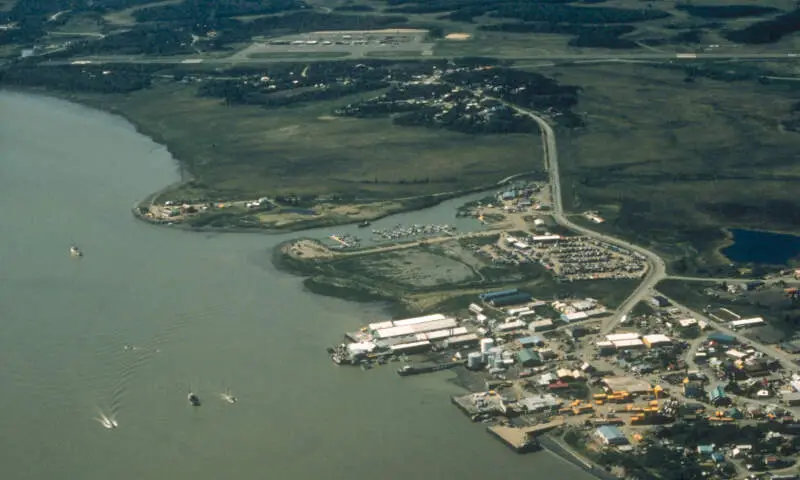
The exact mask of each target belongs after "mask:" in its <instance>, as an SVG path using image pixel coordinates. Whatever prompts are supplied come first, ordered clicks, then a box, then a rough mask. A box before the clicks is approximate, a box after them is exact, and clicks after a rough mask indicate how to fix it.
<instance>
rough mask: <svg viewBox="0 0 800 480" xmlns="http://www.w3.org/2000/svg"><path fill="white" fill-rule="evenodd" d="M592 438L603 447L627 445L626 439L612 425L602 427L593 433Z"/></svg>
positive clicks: (620, 431)
mask: <svg viewBox="0 0 800 480" xmlns="http://www.w3.org/2000/svg"><path fill="white" fill-rule="evenodd" d="M594 438H595V439H596V440H597V441H598V442H600V443H601V444H603V445H627V444H628V438H627V437H626V436H625V434H624V433H622V430H620V429H619V428H617V427H615V426H613V425H603V426H602V427H600V428H598V429H597V430H595V432H594Z"/></svg>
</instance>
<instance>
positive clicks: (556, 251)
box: [498, 235, 645, 280]
mask: <svg viewBox="0 0 800 480" xmlns="http://www.w3.org/2000/svg"><path fill="white" fill-rule="evenodd" d="M540 239H542V240H540ZM498 245H499V246H500V248H501V249H502V250H503V252H504V255H502V258H504V260H503V263H531V262H538V263H541V264H542V265H543V266H544V267H545V268H547V269H549V270H552V271H553V273H555V274H556V275H557V276H559V277H562V278H564V279H567V280H595V279H604V278H640V277H641V276H642V275H644V272H645V262H644V260H643V259H641V258H638V257H637V256H636V255H635V254H634V253H632V252H629V251H627V250H624V249H621V248H619V247H616V246H614V245H610V244H607V243H604V242H601V241H599V240H596V239H593V238H588V237H560V238H558V239H556V240H554V239H553V238H550V237H547V236H529V237H526V238H516V237H513V236H510V235H506V236H505V240H504V241H501V242H500V243H499V244H498Z"/></svg>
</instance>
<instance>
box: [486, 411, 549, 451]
mask: <svg viewBox="0 0 800 480" xmlns="http://www.w3.org/2000/svg"><path fill="white" fill-rule="evenodd" d="M562 425H564V417H555V418H554V419H553V420H551V421H549V422H547V423H541V424H538V425H531V426H528V427H506V426H503V425H492V426H491V427H488V428H487V430H489V433H491V434H492V435H494V436H495V437H496V438H497V439H499V440H500V441H502V442H503V443H505V444H506V445H507V446H508V447H509V448H511V449H512V450H514V451H515V452H517V453H526V452H531V451H534V450H538V449H539V448H540V446H539V441H538V437H539V435H542V434H544V433H546V432H549V431H550V430H553V429H554V428H558V427H560V426H562Z"/></svg>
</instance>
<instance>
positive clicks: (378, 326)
mask: <svg viewBox="0 0 800 480" xmlns="http://www.w3.org/2000/svg"><path fill="white" fill-rule="evenodd" d="M445 318H447V317H445V316H444V315H442V314H441V313H435V314H433V315H425V316H422V317H412V318H405V319H402V320H387V321H385V322H376V323H370V324H369V326H368V328H369V330H370V331H371V332H374V331H376V330H383V329H385V328H392V327H402V326H407V325H417V324H420V323H427V322H435V321H437V320H444V319H445Z"/></svg>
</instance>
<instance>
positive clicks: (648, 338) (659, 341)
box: [642, 334, 672, 348]
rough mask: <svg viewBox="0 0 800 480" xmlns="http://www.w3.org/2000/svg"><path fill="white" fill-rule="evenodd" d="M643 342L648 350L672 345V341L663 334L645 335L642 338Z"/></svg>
mask: <svg viewBox="0 0 800 480" xmlns="http://www.w3.org/2000/svg"><path fill="white" fill-rule="evenodd" d="M642 341H643V342H644V344H645V345H647V348H653V347H665V346H668V345H671V344H672V339H670V338H669V337H668V336H666V335H661V334H653V335H645V336H644V337H642Z"/></svg>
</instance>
